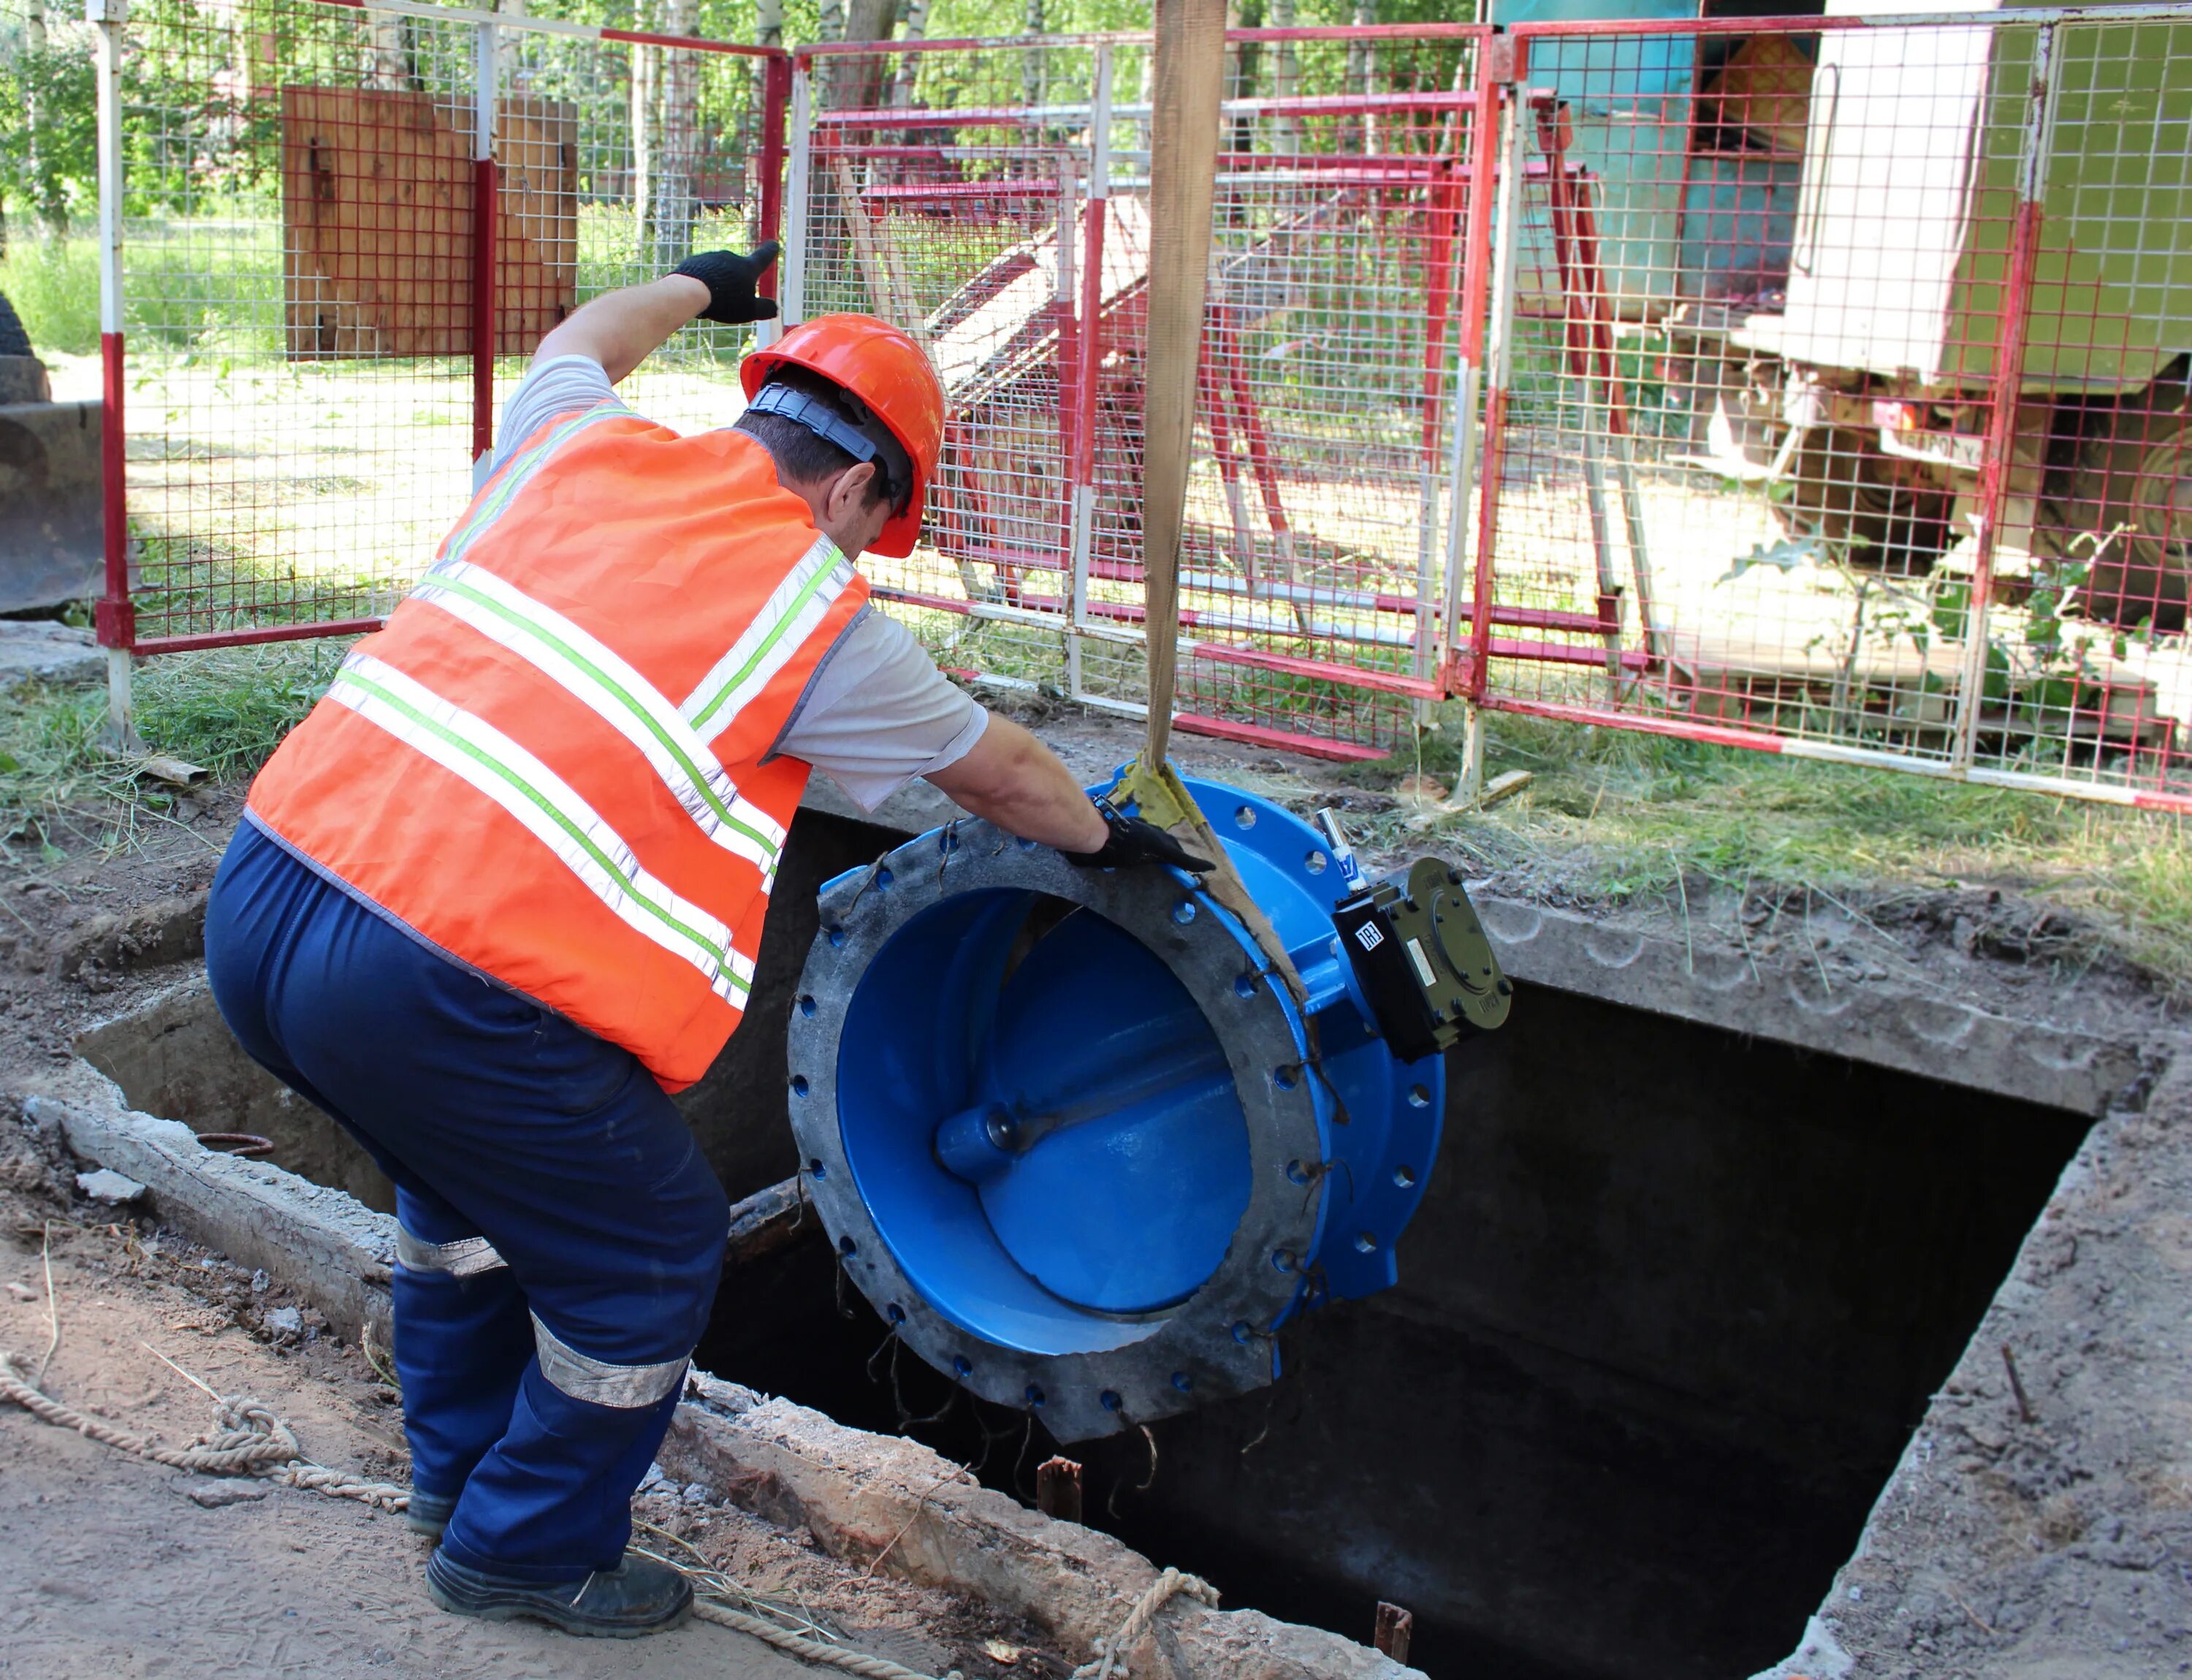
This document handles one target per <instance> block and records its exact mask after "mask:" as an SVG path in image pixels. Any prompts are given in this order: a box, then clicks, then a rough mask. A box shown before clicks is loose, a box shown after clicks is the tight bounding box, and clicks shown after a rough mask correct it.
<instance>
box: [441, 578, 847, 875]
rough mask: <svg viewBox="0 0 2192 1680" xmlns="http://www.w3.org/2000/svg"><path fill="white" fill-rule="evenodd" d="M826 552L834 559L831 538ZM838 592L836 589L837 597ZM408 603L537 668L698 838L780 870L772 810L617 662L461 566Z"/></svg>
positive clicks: (780, 834) (549, 613)
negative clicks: (616, 742) (626, 745)
mask: <svg viewBox="0 0 2192 1680" xmlns="http://www.w3.org/2000/svg"><path fill="white" fill-rule="evenodd" d="M822 546H825V547H828V548H829V550H830V552H831V553H832V554H835V553H836V551H837V550H836V546H835V545H834V544H831V542H830V541H829V539H827V538H826V537H825V538H824V539H822ZM835 597H836V591H834V590H833V591H831V598H832V599H834V598H835ZM411 598H412V599H413V600H414V601H426V602H431V603H432V604H434V605H435V606H437V607H439V608H441V609H442V611H444V612H446V613H448V614H453V615H454V616H455V617H457V618H460V619H462V620H464V621H465V623H466V624H468V625H470V626H471V627H472V628H473V629H474V630H477V631H479V632H480V634H481V635H482V636H485V637H490V638H491V639H493V640H494V641H497V642H499V643H502V645H503V646H504V647H505V648H507V649H510V650H511V652H512V653H514V654H517V655H519V656H520V657H521V658H523V659H526V660H530V661H531V662H532V663H533V664H534V665H536V666H539V667H540V669H541V670H542V671H545V672H546V673H547V674H548V675H549V676H551V677H554V678H555V679H556V681H557V683H559V684H560V685H561V686H562V688H563V689H565V691H566V692H568V693H569V694H572V695H574V696H575V697H576V698H577V699H579V700H581V701H583V702H584V703H585V705H586V706H588V707H590V708H591V710H592V711H593V712H594V713H595V715H596V716H597V717H600V718H601V719H602V721H603V722H604V723H608V726H609V727H610V728H611V729H614V730H615V731H616V732H617V733H618V734H620V735H622V736H623V737H624V738H625V740H628V741H630V742H631V744H632V745H633V746H636V747H637V748H638V749H639V750H640V751H642V752H643V753H645V754H646V755H647V762H648V763H650V764H652V765H653V766H654V773H655V774H657V775H659V776H660V777H661V778H662V780H663V782H664V784H665V786H667V787H668V788H669V789H670V791H671V792H672V793H674V794H676V796H677V803H679V804H681V805H682V806H683V807H684V808H685V809H687V810H688V811H689V812H691V813H692V815H693V820H694V822H696V823H698V824H699V826H700V831H701V832H702V833H704V834H705V835H706V836H707V837H709V838H710V839H711V840H712V841H714V842H715V843H716V844H717V845H718V846H721V847H722V849H724V850H725V851H727V852H734V853H736V854H738V855H739V856H740V857H742V858H744V859H745V860H747V861H748V862H750V863H756V864H758V865H760V866H762V868H763V869H773V868H774V867H775V865H776V854H777V853H778V852H779V851H780V850H782V849H783V846H784V831H783V829H781V828H779V826H777V824H776V821H775V819H773V817H771V816H770V815H769V814H768V812H766V811H764V810H762V809H760V808H759V807H758V806H756V805H755V804H753V803H751V802H750V801H748V800H746V799H744V798H742V797H739V791H738V789H737V788H736V787H735V786H733V785H732V782H731V779H730V777H729V776H728V775H727V774H724V772H723V768H722V765H720V764H718V763H716V757H715V754H713V753H712V752H711V751H709V750H708V744H707V742H705V741H704V740H701V739H700V736H699V732H698V731H697V730H695V729H694V728H693V726H692V725H691V724H690V723H687V722H686V721H685V717H684V715H683V714H682V712H680V711H678V710H677V708H676V707H675V706H672V705H671V703H670V702H669V701H668V700H665V698H664V697H663V696H662V695H661V694H659V693H657V692H656V690H655V689H654V687H653V685H651V684H650V683H648V680H647V679H646V678H645V677H642V676H641V675H640V674H639V673H638V672H637V671H635V670H633V669H632V668H631V666H630V665H629V664H628V663H626V662H625V659H624V658H623V656H622V655H621V654H618V653H616V652H615V651H614V650H613V649H609V648H608V647H605V646H603V645H602V643H601V642H600V641H599V640H598V639H597V637H593V636H592V635H591V634H589V633H588V632H587V631H584V630H581V629H580V628H579V626H577V625H575V624H573V623H572V622H571V621H570V620H568V619H567V618H565V617H564V616H563V615H562V614H560V613H558V612H556V611H554V610H553V609H551V608H547V607H544V606H542V605H541V604H540V603H539V602H537V601H534V600H531V599H529V598H528V597H526V596H525V595H524V594H523V593H522V591H519V590H518V589H517V587H516V586H514V585H511V584H509V583H505V582H504V581H503V580H502V579H500V578H499V577H497V576H495V574H494V573H492V572H488V571H482V569H480V568H479V567H477V566H474V565H471V564H470V563H468V562H465V561H462V560H458V561H454V562H453V561H448V560H444V561H442V563H439V564H437V566H436V567H435V568H434V569H433V570H431V571H430V572H429V573H427V574H426V575H425V578H424V579H423V580H420V585H419V586H418V588H416V589H415V590H414V591H412V593H411Z"/></svg>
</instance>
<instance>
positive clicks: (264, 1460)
mask: <svg viewBox="0 0 2192 1680" xmlns="http://www.w3.org/2000/svg"><path fill="white" fill-rule="evenodd" d="M0 1400H8V1401H11V1402H13V1403H14V1404H16V1405H18V1406H20V1407H21V1408H22V1409H24V1410H25V1411H26V1412H28V1413H30V1414H31V1416H32V1417H34V1418H37V1419H39V1420H42V1421H43V1422H46V1423H49V1424H51V1425H53V1426H54V1427H55V1428H56V1429H72V1430H74V1431H76V1432H77V1434H79V1435H81V1436H83V1437H84V1438H85V1439H86V1440H88V1441H96V1442H99V1443H100V1444H101V1445H103V1446H108V1447H114V1448H117V1449H120V1450H121V1451H123V1452H125V1453H132V1454H135V1455H136V1456H137V1457H139V1458H140V1459H150V1460H152V1461H153V1462H154V1463H155V1464H164V1465H167V1466H169V1467H170V1468H172V1469H175V1470H189V1471H197V1472H198V1473H200V1474H202V1475H207V1476H264V1477H268V1478H269V1479H271V1480H273V1481H276V1482H281V1483H285V1484H287V1485H288V1486H289V1487H292V1488H306V1489H311V1491H313V1492H315V1493H322V1494H329V1495H332V1496H333V1497H334V1498H336V1499H346V1500H360V1501H362V1503H364V1504H366V1505H370V1506H378V1507H379V1508H380V1509H381V1510H383V1511H402V1509H403V1508H404V1507H405V1506H408V1505H409V1504H410V1502H411V1494H410V1490H409V1489H405V1488H399V1487H397V1485H396V1484H395V1483H392V1482H368V1481H367V1480H365V1479H364V1478H363V1477H357V1476H352V1475H351V1474H350V1473H349V1472H348V1471H340V1470H330V1469H328V1467H327V1466H325V1465H323V1464H314V1463H313V1462H312V1461H311V1460H310V1459H308V1458H306V1457H305V1452H304V1449H303V1448H301V1447H300V1446H299V1445H298V1444H297V1437H296V1433H295V1431H293V1430H292V1429H291V1428H290V1427H289V1426H288V1424H286V1423H284V1422H283V1420H281V1419H280V1418H278V1417H277V1416H275V1415H274V1414H273V1413H272V1412H271V1411H269V1410H268V1409H266V1408H265V1406H264V1405H262V1404H260V1403H259V1402H258V1401H256V1400H250V1399H242V1398H237V1399H226V1398H224V1399H223V1400H222V1401H221V1402H220V1418H219V1420H218V1421H217V1422H216V1423H215V1425H214V1431H213V1432H211V1433H208V1434H207V1435H205V1436H203V1437H201V1438H200V1439H198V1440H197V1441H194V1442H192V1443H191V1444H190V1445H189V1446H187V1447H163V1446H162V1445H161V1444H160V1443H158V1442H157V1441H155V1440H153V1439H152V1438H151V1437H149V1436H144V1435H133V1434H131V1433H130V1432H129V1431H128V1430H126V1429H117V1428H116V1427H115V1426H113V1425H112V1424H111V1423H104V1422H102V1421H100V1420H99V1419H97V1418H93V1417H86V1416H85V1415H84V1414H83V1413H82V1412H79V1411H77V1410H76V1409H74V1408H73V1407H70V1406H65V1405H63V1404H62V1403H60V1401H58V1400H56V1399H54V1397H52V1396H51V1395H49V1394H47V1393H45V1392H43V1391H42V1390H40V1389H39V1388H38V1387H37V1386H36V1385H35V1384H33V1383H32V1382H31V1380H29V1379H28V1378H27V1377H26V1376H25V1375H24V1374H23V1368H22V1367H21V1366H20V1364H19V1363H16V1357H15V1355H14V1353H13V1352H12V1351H8V1350H6V1349H0Z"/></svg>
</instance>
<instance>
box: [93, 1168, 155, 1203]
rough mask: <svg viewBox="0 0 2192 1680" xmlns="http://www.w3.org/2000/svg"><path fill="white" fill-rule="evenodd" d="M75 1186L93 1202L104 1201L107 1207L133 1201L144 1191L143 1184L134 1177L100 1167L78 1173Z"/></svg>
mask: <svg viewBox="0 0 2192 1680" xmlns="http://www.w3.org/2000/svg"><path fill="white" fill-rule="evenodd" d="M76 1187H77V1189H78V1190H81V1191H83V1193H84V1194H85V1195H87V1196H88V1197H91V1199H92V1200H93V1201H94V1202H104V1203H106V1204H107V1205H108V1206H109V1207H111V1208H115V1207H120V1206H121V1205H122V1204H123V1203H124V1202H134V1201H135V1200H136V1199H137V1198H138V1197H140V1196H142V1195H143V1194H144V1193H145V1186H143V1185H141V1184H140V1183H138V1182H137V1180H134V1179H126V1178H124V1177H123V1176H122V1174H119V1173H117V1172H115V1171H114V1170H113V1169H111V1168H107V1167H101V1168H100V1169H99V1170H98V1171H97V1172H95V1173H78V1174H77V1175H76Z"/></svg>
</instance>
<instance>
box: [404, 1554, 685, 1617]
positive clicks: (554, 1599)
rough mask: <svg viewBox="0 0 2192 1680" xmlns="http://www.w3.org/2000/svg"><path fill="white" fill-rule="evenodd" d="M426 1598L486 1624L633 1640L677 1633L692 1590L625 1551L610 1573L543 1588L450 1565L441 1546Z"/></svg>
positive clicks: (429, 1564) (660, 1566)
mask: <svg viewBox="0 0 2192 1680" xmlns="http://www.w3.org/2000/svg"><path fill="white" fill-rule="evenodd" d="M426 1591H428V1592H430V1593H431V1594H432V1595H433V1597H434V1602H435V1603H437V1604H439V1605H440V1606H441V1607H442V1609H445V1610H449V1611H454V1613H455V1614H458V1615H460V1616H477V1617H479V1618H480V1619H481V1620H484V1621H511V1620H516V1619H517V1618H518V1617H520V1616H530V1617H532V1618H533V1619H534V1620H535V1621H545V1622H546V1623H547V1624H548V1625H549V1626H551V1627H559V1628H561V1629H562V1631H564V1632H566V1633H581V1634H591V1635H596V1636H598V1637H604V1638H609V1639H634V1638H636V1637H639V1636H640V1635H641V1634H642V1633H659V1632H661V1631H664V1630H665V1629H666V1628H672V1627H676V1626H680V1625H681V1624H682V1623H683V1622H684V1621H685V1620H686V1619H687V1618H688V1617H689V1616H690V1615H691V1614H693V1588H692V1586H691V1585H690V1584H689V1583H688V1582H687V1580H686V1579H685V1577H684V1576H682V1575H681V1574H678V1573H677V1571H676V1570H675V1569H671V1567H670V1566H669V1565H668V1564H667V1563H656V1562H655V1561H654V1559H653V1558H651V1557H639V1556H638V1555H636V1553H633V1552H630V1551H627V1552H626V1553H625V1555H624V1561H623V1562H622V1563H619V1564H618V1565H617V1566H616V1568H614V1569H597V1570H595V1571H594V1572H593V1573H592V1574H589V1575H585V1576H579V1577H574V1579H572V1580H564V1581H553V1582H549V1583H546V1584H545V1585H544V1584H543V1583H541V1582H539V1581H530V1580H511V1578H510V1577H509V1576H507V1575H497V1574H489V1573H488V1571H487V1570H484V1569H466V1568H465V1566H464V1565H463V1564H462V1563H451V1562H450V1561H449V1557H448V1553H447V1552H445V1551H442V1549H441V1548H440V1547H439V1546H437V1547H436V1548H435V1549H434V1555H433V1556H432V1557H429V1558H428V1559H427V1560H426Z"/></svg>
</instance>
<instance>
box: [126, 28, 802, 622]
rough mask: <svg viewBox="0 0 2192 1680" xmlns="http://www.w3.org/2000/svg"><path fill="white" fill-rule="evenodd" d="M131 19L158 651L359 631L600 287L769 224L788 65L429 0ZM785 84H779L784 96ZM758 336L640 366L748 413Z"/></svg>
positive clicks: (685, 342) (444, 520)
mask: <svg viewBox="0 0 2192 1680" xmlns="http://www.w3.org/2000/svg"><path fill="white" fill-rule="evenodd" d="M121 27H122V29H123V39H122V55H121V65H122V77H121V90H120V107H121V108H120V113H119V114H120V117H121V129H122V133H123V137H124V153H123V167H124V184H125V196H124V199H123V206H122V210H123V226H122V244H121V269H122V274H121V280H122V287H121V289H122V293H123V299H124V300H125V315H124V319H123V329H124V347H123V353H124V354H125V355H126V358H127V360H126V364H125V366H126V374H125V378H124V380H123V393H124V402H123V410H124V414H125V427H126V430H125V431H124V433H123V438H122V440H121V441H122V447H123V454H124V455H125V457H126V460H125V475H126V494H127V501H128V556H127V559H128V568H129V575H130V585H131V586H130V599H131V604H132V605H133V606H134V639H135V642H136V644H137V645H138V646H139V647H140V648H141V649H146V650H148V651H151V650H157V649H161V648H163V647H166V648H174V647H179V646H192V645H206V644H208V643H220V642H226V641H237V640H263V639H266V638H267V637H271V636H280V635H294V634H319V633H325V632H327V631H332V630H339V629H344V628H357V627H359V626H362V625H365V624H369V623H370V622H372V621H373V620H375V619H377V618H378V617H380V615H382V614H385V613H386V612H387V611H388V610H389V609H391V607H392V606H393V605H394V603H395V602H396V600H397V598H398V597H400V596H401V594H402V591H403V590H404V589H405V588H407V587H408V586H409V584H410V583H411V581H412V580H414V578H415V577H416V576H417V575H418V574H419V572H420V570H422V569H423V568H424V567H425V564H426V563H427V562H428V561H429V560H431V557H432V555H433V552H434V550H435V548H436V546H437V544H438V542H439V541H440V539H441V537H442V534H444V532H445V531H446V530H447V529H448V527H449V526H450V525H451V524H452V523H454V520H455V519H456V517H457V516H458V514H459V513H460V512H461V511H462V510H463V508H464V506H465V502H466V501H467V500H469V498H470V496H471V489H472V484H473V471H474V467H473V463H474V458H475V456H476V455H477V454H478V453H479V452H480V451H481V450H482V449H484V448H485V447H486V445H487V443H488V440H489V437H490V436H491V433H492V428H493V419H494V413H495V410H496V407H497V404H498V403H499V397H501V396H502V395H505V394H506V393H507V391H508V389H509V388H510V386H511V385H512V383H513V382H514V381H515V380H516V379H517V377H518V376H519V375H520V374H522V369H523V365H524V358H525V357H527V356H528V355H529V354H530V353H531V351H532V349H533V347H534V345H535V344H536V343H537V342H538V341H539V339H540V337H541V335H542V334H544V333H545V332H546V331H547V330H548V329H550V328H551V327H553V326H554V325H555V324H556V323H557V321H559V320H561V319H562V317H564V316H565V315H567V314H568V313H569V312H570V311H571V310H572V309H574V307H576V306H578V304H579V303H580V302H582V301H583V300H585V299H586V298H588V297H591V296H592V295H594V294H597V293H599V292H602V291H606V290H609V289H614V288H616V287H619V286H622V285H626V284H629V283H631V282H633V281H635V280H639V279H645V278H653V277H655V276H656V275H658V274H659V273H660V272H662V271H663V270H664V269H665V268H667V267H669V266H674V264H675V263H676V261H678V260H682V257H683V255H684V254H685V253H686V252H687V251H688V250H690V249H693V247H694V242H695V241H703V242H711V243H735V244H740V245H743V244H746V243H751V240H752V239H753V238H754V237H756V235H757V232H758V229H759V220H760V216H761V211H762V204H761V186H762V183H763V182H764V181H766V180H773V178H774V175H775V173H776V169H777V167H778V163H779V159H778V158H777V157H774V156H770V155H767V154H768V146H769V137H768V135H766V134H764V133H763V128H764V124H763V123H762V116H763V113H764V99H763V94H764V88H763V83H764V80H765V78H766V77H768V76H769V75H770V73H771V72H770V70H769V67H768V65H769V62H771V61H770V60H761V61H757V60H755V59H753V58H750V57H747V56H744V55H740V54H739V53H738V52H737V51H736V50H735V49H730V50H718V49H714V48H712V47H709V48H696V47H681V46H672V45H665V44H650V43H640V42H634V41H629V40H617V39H611V38H604V37H603V34H602V31H587V30H573V29H570V28H568V26H562V27H559V26H552V25H527V24H524V23H522V21H520V22H517V23H499V24H495V25H492V26H483V25H482V24H481V23H479V22H477V21H476V20H474V19H472V18H468V17H462V16H460V17H452V18H447V19H444V18H440V17H436V16H433V15H431V14H428V13H426V12H425V11H424V10H423V9H421V10H417V11H407V12H403V13H380V12H368V11H364V10H361V9H353V8H350V7H341V6H335V5H325V4H315V3H294V0H249V3H244V4H238V5H224V4H213V3H202V0H142V3H139V4H137V5H135V6H134V7H133V8H132V9H131V11H130V14H129V17H128V22H127V23H126V25H123V26H121ZM779 91H780V90H779ZM748 336H749V334H747V333H746V332H745V330H743V329H728V328H722V327H715V326H711V325H707V324H705V323H704V324H702V325H701V326H699V327H696V328H695V329H690V330H688V331H687V332H685V333H682V334H679V336H678V337H677V339H676V340H674V341H673V343H672V344H671V346H669V347H668V349H667V350H666V351H665V353H664V354H663V355H661V356H659V357H656V358H654V360H653V361H652V362H650V363H649V364H648V368H647V369H646V370H645V371H644V372H643V373H642V374H639V375H637V376H636V377H635V378H634V379H633V380H631V382H630V385H629V386H628V391H629V393H630V395H631V398H632V400H633V401H634V402H635V403H636V404H637V405H639V406H640V407H641V408H642V409H643V410H644V411H645V412H648V413H649V414H652V415H654V416H655V417H658V418H660V419H662V420H665V422H667V423H670V424H673V425H685V426H694V425H709V424H720V423H722V420H724V419H725V418H727V417H728V415H729V414H734V413H735V412H736V409H737V407H738V406H739V401H740V399H739V397H738V394H737V391H738V386H737V375H736V364H737V360H738V357H739V355H740V354H741V353H742V351H743V349H744V347H745V341H746V340H747V338H748Z"/></svg>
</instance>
